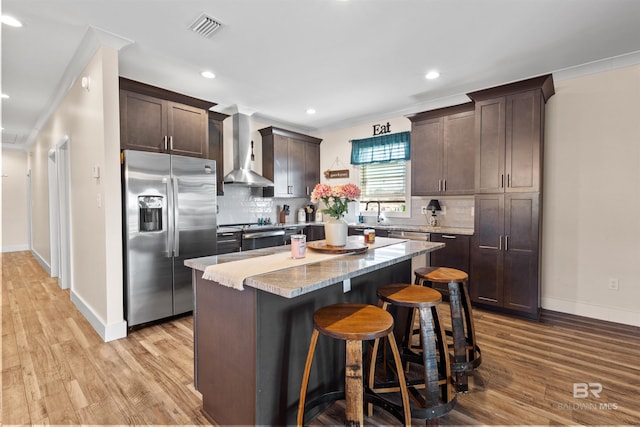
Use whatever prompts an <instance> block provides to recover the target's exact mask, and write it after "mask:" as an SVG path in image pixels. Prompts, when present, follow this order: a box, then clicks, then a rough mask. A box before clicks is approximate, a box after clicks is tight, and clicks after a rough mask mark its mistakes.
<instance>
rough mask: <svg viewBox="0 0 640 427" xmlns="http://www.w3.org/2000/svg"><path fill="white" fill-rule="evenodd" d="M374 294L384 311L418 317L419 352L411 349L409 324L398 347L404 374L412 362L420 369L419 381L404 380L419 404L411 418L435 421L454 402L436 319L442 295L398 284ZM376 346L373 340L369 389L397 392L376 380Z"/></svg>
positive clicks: (377, 344) (447, 362) (443, 339)
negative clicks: (416, 315)
mask: <svg viewBox="0 0 640 427" xmlns="http://www.w3.org/2000/svg"><path fill="white" fill-rule="evenodd" d="M377 294H378V298H379V299H380V302H381V305H382V308H383V309H384V310H389V309H391V307H392V306H396V307H402V308H405V310H406V309H409V312H410V313H413V310H417V311H418V313H419V315H420V338H421V339H420V343H421V347H422V350H421V352H420V353H416V352H414V351H413V350H412V349H411V343H410V337H411V333H410V330H411V328H412V326H411V325H408V327H407V334H405V338H404V339H403V341H402V344H401V357H402V359H403V362H404V363H405V369H406V370H407V371H410V370H411V366H410V365H411V364H412V363H415V364H417V365H419V366H420V370H421V372H422V374H421V375H420V378H418V379H416V380H408V381H407V385H408V386H409V387H408V388H409V393H410V394H411V397H412V398H413V399H414V400H415V401H416V402H417V404H418V407H412V410H411V412H412V415H413V416H414V417H417V418H426V419H427V420H435V419H436V418H438V417H441V416H443V415H444V414H446V413H447V412H449V411H451V410H452V409H453V407H454V406H455V403H456V399H457V397H456V393H455V390H454V388H453V381H452V378H451V370H450V366H449V354H448V350H447V343H446V336H445V333H444V330H443V328H442V325H441V323H440V318H439V316H438V304H440V302H441V301H442V295H441V294H440V292H438V291H436V290H434V289H431V288H428V287H424V286H416V285H411V284H400V283H397V284H392V285H387V286H383V287H380V288H378V290H377ZM403 314H404V313H401V310H398V311H397V315H398V316H403ZM411 318H412V316H411ZM378 346H379V340H376V341H375V342H374V348H373V354H372V362H371V364H370V368H369V369H370V372H369V388H371V389H372V390H374V391H376V392H379V393H385V392H394V391H397V390H398V387H397V386H396V387H394V386H393V385H392V384H391V383H389V382H388V381H387V382H380V381H379V378H377V377H376V373H375V370H376V365H377V363H375V361H374V360H373V358H374V357H376V356H377V353H378ZM419 390H423V391H422V392H421V391H419Z"/></svg>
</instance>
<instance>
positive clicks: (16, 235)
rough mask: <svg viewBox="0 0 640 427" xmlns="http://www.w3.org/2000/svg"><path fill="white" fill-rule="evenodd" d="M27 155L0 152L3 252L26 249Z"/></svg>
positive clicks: (27, 229)
mask: <svg viewBox="0 0 640 427" xmlns="http://www.w3.org/2000/svg"><path fill="white" fill-rule="evenodd" d="M27 165H28V162H27V153H25V152H24V151H18V150H5V149H3V150H2V231H1V233H0V234H1V235H2V252H13V251H26V250H28V249H29V224H28V210H27V209H28V205H27V203H28V201H27V172H28V166H27Z"/></svg>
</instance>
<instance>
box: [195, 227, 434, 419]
mask: <svg viewBox="0 0 640 427" xmlns="http://www.w3.org/2000/svg"><path fill="white" fill-rule="evenodd" d="M351 238H352V239H362V238H361V237H359V236H358V237H351ZM360 241H361V240H360ZM376 241H377V242H379V241H382V242H383V243H385V244H388V245H387V246H383V247H379V248H375V249H369V250H367V251H366V252H364V253H360V254H350V255H343V256H336V257H333V258H330V259H326V260H323V261H320V262H317V263H312V264H306V265H301V266H297V267H291V268H286V269H282V270H278V271H273V272H267V273H264V274H259V275H255V276H251V277H248V278H246V279H245V280H244V289H243V290H237V289H234V288H231V287H227V286H223V285H221V284H219V283H217V282H213V281H210V280H206V279H203V278H202V275H203V272H204V271H205V270H206V268H207V267H208V266H209V265H214V264H221V263H230V262H234V261H239V260H244V259H248V258H251V259H254V260H255V262H256V263H259V262H260V257H262V256H265V255H272V254H276V253H281V252H286V251H289V250H290V249H289V247H288V246H285V247H282V246H281V247H276V248H269V249H258V250H254V251H247V252H239V253H234V254H228V255H220V256H211V257H204V258H197V259H192V260H187V261H185V265H187V266H188V267H191V268H192V269H193V285H194V298H195V305H194V306H195V308H194V357H195V375H194V378H195V386H196V389H197V390H198V391H200V393H201V394H202V401H203V405H202V406H203V412H204V414H205V415H206V416H207V417H208V418H210V419H211V420H212V421H214V422H215V423H217V424H220V425H238V424H242V425H291V424H295V418H296V412H297V402H298V398H299V392H300V383H301V380H302V373H303V370H304V363H305V358H306V354H307V350H308V346H309V341H310V337H311V332H312V330H313V313H314V312H315V311H316V310H317V309H319V308H321V307H324V306H326V305H329V304H334V303H338V302H360V303H369V304H376V303H377V300H376V289H377V288H378V287H379V286H382V285H385V284H389V283H397V282H403V283H410V282H411V279H412V271H411V258H412V257H414V256H418V255H422V254H425V253H428V252H431V251H434V250H436V249H439V248H441V247H443V246H444V244H443V243H433V242H425V241H415V240H413V241H412V240H409V241H404V240H400V239H384V238H378V239H376ZM343 371H344V343H343V342H341V341H337V340H332V339H328V338H327V337H323V336H320V339H319V342H318V347H317V350H316V356H315V361H314V365H313V369H312V373H311V378H310V381H309V388H308V396H309V397H310V398H312V397H313V396H315V395H318V394H322V393H323V392H326V391H329V390H334V389H336V388H340V387H342V382H343Z"/></svg>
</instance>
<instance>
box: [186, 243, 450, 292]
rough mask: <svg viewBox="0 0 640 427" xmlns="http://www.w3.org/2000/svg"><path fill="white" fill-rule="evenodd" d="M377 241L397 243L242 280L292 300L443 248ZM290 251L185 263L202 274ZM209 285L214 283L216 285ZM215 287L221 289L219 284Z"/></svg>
mask: <svg viewBox="0 0 640 427" xmlns="http://www.w3.org/2000/svg"><path fill="white" fill-rule="evenodd" d="M378 239H386V240H388V241H390V242H391V241H397V242H398V243H394V244H391V245H389V246H383V247H380V248H376V249H369V250H368V251H366V252H364V253H361V254H350V255H344V256H337V257H335V258H331V259H328V260H324V261H320V262H317V263H313V264H306V265H302V266H298V267H292V268H287V269H283V270H278V271H273V272H271V273H265V274H260V275H257V276H251V277H248V278H247V279H246V280H245V283H244V285H245V286H248V287H252V288H255V289H259V290H261V291H265V292H269V293H272V294H276V295H279V296H282V297H284V298H295V297H297V296H299V295H303V294H306V293H309V292H312V291H315V290H317V289H322V288H324V287H326V286H330V285H332V284H335V283H337V282H341V281H344V280H347V279H350V278H352V277H356V276H360V275H362V274H365V273H369V272H371V271H375V270H379V269H382V268H385V267H388V266H391V265H393V264H397V263H399V262H402V261H406V260H409V259H411V258H413V257H415V256H418V255H422V254H425V253H428V252H432V251H434V250H436V249H440V248H442V247H444V243H435V242H424V241H420V240H401V239H388V238H384V237H379V238H377V239H376V240H378ZM290 250H291V248H290V246H277V247H274V248H267V249H256V250H253V251H246V252H235V253H232V254H225V255H217V256H208V257H202V258H194V259H189V260H186V261H185V262H184V264H185V265H186V266H187V267H191V268H193V269H195V270H198V271H204V270H205V269H206V268H207V267H208V266H209V265H214V264H220V263H227V262H233V261H238V260H242V259H247V258H254V257H255V258H256V262H257V261H258V259H259V258H258V257H260V256H263V255H271V254H275V253H280V252H287V251H290ZM309 250H310V249H309ZM211 283H212V284H215V282H211ZM216 285H217V286H222V285H219V284H216ZM238 292H242V291H238Z"/></svg>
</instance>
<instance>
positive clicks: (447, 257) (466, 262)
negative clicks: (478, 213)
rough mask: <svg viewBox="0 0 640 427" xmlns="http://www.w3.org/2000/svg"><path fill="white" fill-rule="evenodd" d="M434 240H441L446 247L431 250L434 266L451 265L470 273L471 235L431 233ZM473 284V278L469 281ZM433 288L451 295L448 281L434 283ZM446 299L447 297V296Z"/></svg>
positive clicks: (443, 294)
mask: <svg viewBox="0 0 640 427" xmlns="http://www.w3.org/2000/svg"><path fill="white" fill-rule="evenodd" d="M430 240H431V241H432V242H441V243H444V244H445V247H444V248H442V249H438V250H437V251H433V252H431V263H430V265H431V266H433V267H449V268H455V269H457V270H462V271H464V272H465V273H467V274H469V275H470V271H469V270H470V266H471V265H470V259H471V257H470V245H471V236H465V235H461V234H441V233H431V234H430ZM467 285H468V286H471V280H469V282H468V283H467ZM433 288H434V289H435V290H437V291H439V292H440V293H442V296H443V297H447V298H448V296H449V285H448V284H446V283H434V284H433ZM445 299H446V298H445Z"/></svg>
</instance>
